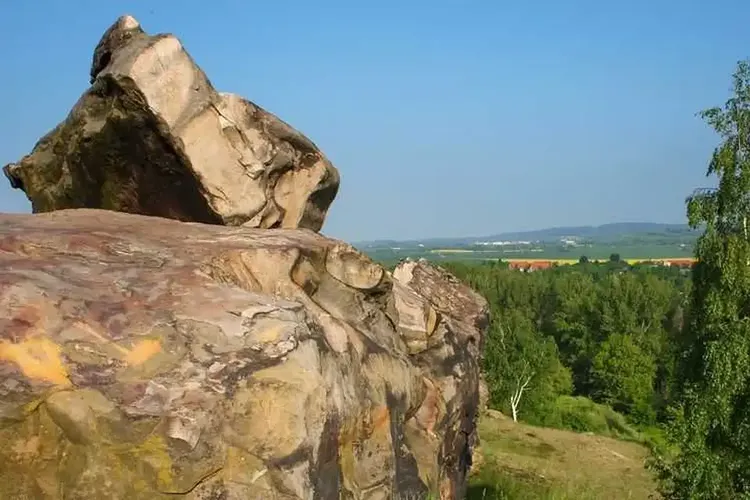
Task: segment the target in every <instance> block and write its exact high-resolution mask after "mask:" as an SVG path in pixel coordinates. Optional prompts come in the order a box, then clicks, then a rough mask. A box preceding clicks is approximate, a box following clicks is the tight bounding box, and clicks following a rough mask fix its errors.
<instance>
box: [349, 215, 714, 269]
mask: <svg viewBox="0 0 750 500" xmlns="http://www.w3.org/2000/svg"><path fill="white" fill-rule="evenodd" d="M699 234H700V232H699V231H697V230H692V229H690V228H689V226H688V225H687V224H660V223H650V222H629V223H615V224H605V225H601V226H577V227H554V228H548V229H540V230H535V231H522V232H508V233H499V234H493V235H487V236H478V237H466V238H430V239H425V240H410V241H394V240H379V241H364V242H359V243H356V244H355V246H357V247H358V248H359V249H361V250H362V251H364V252H366V253H367V254H368V255H369V256H370V257H371V258H373V259H374V260H378V261H382V262H393V261H399V260H401V259H404V258H407V257H411V258H426V259H429V260H435V261H451V260H453V261H455V260H461V261H467V260H473V261H482V260H497V259H505V260H511V259H561V260H578V259H579V258H580V257H582V256H586V257H587V258H589V259H591V260H595V259H607V258H609V256H610V255H612V254H613V253H616V254H619V255H620V257H621V258H622V259H644V260H645V259H667V258H685V257H691V256H692V255H693V247H694V244H695V241H696V239H697V238H698V235H699Z"/></svg>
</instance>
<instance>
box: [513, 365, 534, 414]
mask: <svg viewBox="0 0 750 500" xmlns="http://www.w3.org/2000/svg"><path fill="white" fill-rule="evenodd" d="M527 366H528V365H525V366H524V368H523V371H522V372H521V376H520V377H518V380H517V381H516V390H515V391H514V392H513V395H512V396H511V397H510V410H511V412H512V413H513V421H514V422H518V406H519V405H520V404H521V397H522V396H523V391H525V390H526V388H527V387H528V385H529V382H531V377H533V376H534V374H533V373H532V374H531V375H526V367H527Z"/></svg>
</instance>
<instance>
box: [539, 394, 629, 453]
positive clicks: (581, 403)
mask: <svg viewBox="0 0 750 500" xmlns="http://www.w3.org/2000/svg"><path fill="white" fill-rule="evenodd" d="M554 413H555V414H554V416H553V418H551V419H550V422H549V424H550V426H551V427H555V428H557V429H569V430H572V431H576V432H589V433H592V434H598V435H600V436H609V437H614V438H618V439H625V440H628V441H636V442H641V441H642V436H641V433H640V432H638V430H637V429H636V428H635V427H633V426H632V425H631V424H630V423H628V421H627V419H626V418H625V417H624V416H623V415H622V414H620V413H617V412H616V411H615V410H613V409H612V408H610V407H609V406H606V405H602V404H599V403H595V402H593V401H591V400H590V399H588V398H585V397H582V396H560V397H559V398H557V401H556V402H555V410H554Z"/></svg>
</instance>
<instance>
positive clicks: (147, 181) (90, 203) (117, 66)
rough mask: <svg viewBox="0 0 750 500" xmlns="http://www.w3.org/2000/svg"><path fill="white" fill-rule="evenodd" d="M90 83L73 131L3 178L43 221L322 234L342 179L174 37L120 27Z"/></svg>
mask: <svg viewBox="0 0 750 500" xmlns="http://www.w3.org/2000/svg"><path fill="white" fill-rule="evenodd" d="M91 83H92V85H91V87H90V88H89V89H88V90H87V91H86V92H85V93H84V94H83V95H82V96H81V98H80V99H79V101H78V102H77V103H76V104H75V106H74V107H73V109H72V110H71V111H70V114H69V115H68V117H67V118H66V119H65V121H63V122H62V123H61V124H60V125H58V126H57V127H56V128H55V129H54V130H52V131H51V132H49V133H48V134H47V135H46V136H44V137H43V138H42V139H40V140H39V142H38V143H37V144H36V146H35V147H34V149H33V151H32V152H31V154H29V155H27V156H26V157H24V158H23V159H22V160H20V161H19V162H18V163H15V164H10V165H7V166H6V167H5V168H4V170H5V174H6V175H7V177H8V178H9V179H10V182H11V184H12V185H13V187H16V188H20V189H22V190H24V192H25V193H26V195H27V196H28V198H29V199H30V200H31V203H32V206H33V210H34V212H49V211H53V210H59V209H65V208H103V209H107V210H116V211H120V212H130V213H137V214H145V215H155V216H160V217H167V218H173V219H178V220H183V221H197V222H205V223H212V224H225V225H247V226H250V227H262V228H277V227H281V228H298V227H299V228H307V229H312V230H313V231H318V230H320V228H321V226H322V225H323V222H324V219H325V215H326V212H327V210H328V208H329V206H330V204H331V202H332V201H333V199H334V197H335V196H336V193H337V191H338V187H339V174H338V171H337V170H336V169H335V168H334V167H333V165H331V163H330V162H329V161H328V160H327V159H326V158H325V156H324V155H323V154H322V153H321V152H320V150H319V149H318V148H317V147H316V146H315V144H313V143H312V142H311V141H310V140H309V139H307V138H306V137H305V136H303V135H302V134H301V133H299V132H298V131H296V130H294V129H293V128H292V127H290V126H289V125H287V124H286V123H284V122H283V121H281V120H280V119H278V118H277V117H276V116H274V115H272V114H270V113H268V112H267V111H265V110H263V109H261V108H260V107H259V106H257V105H255V104H253V103H251V102H249V101H247V100H245V99H242V98H240V97H238V96H236V95H232V94H220V93H218V92H217V91H216V90H215V89H214V88H213V86H212V85H211V83H210V81H209V80H208V78H207V77H206V75H205V74H204V73H203V72H202V71H201V69H200V68H199V67H198V66H197V65H196V64H195V63H194V62H193V60H192V59H191V57H190V56H189V55H188V53H187V52H186V51H185V49H184V48H183V47H182V45H181V43H180V41H179V40H178V39H177V38H175V37H174V36H172V35H155V36H149V35H147V34H146V33H144V31H143V30H142V29H141V27H140V25H139V23H138V22H137V21H136V20H135V19H133V18H132V17H130V16H123V17H121V18H120V19H119V20H118V21H117V22H116V23H115V24H114V25H113V26H112V27H110V28H109V29H108V30H107V32H106V33H105V34H104V36H103V37H102V40H101V41H100V42H99V45H98V46H97V47H96V50H95V52H94V57H93V61H92V67H91Z"/></svg>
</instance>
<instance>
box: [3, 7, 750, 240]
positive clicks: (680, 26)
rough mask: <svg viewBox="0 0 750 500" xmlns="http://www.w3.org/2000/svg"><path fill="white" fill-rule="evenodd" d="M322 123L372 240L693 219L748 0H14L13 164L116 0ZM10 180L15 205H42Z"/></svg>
mask: <svg viewBox="0 0 750 500" xmlns="http://www.w3.org/2000/svg"><path fill="white" fill-rule="evenodd" d="M125 13H129V14H131V15H133V16H135V17H136V18H137V19H138V20H139V21H140V22H141V24H142V25H143V27H144V29H145V30H146V31H148V32H149V33H156V32H172V33H175V34H176V35H177V36H178V37H179V38H180V39H181V40H182V42H183V44H184V45H185V46H186V48H187V49H188V50H189V51H190V53H191V54H192V56H193V57H194V58H195V60H196V61H197V62H198V64H200V65H201V66H202V67H203V69H204V70H205V71H206V73H207V74H208V76H209V78H210V79H211V81H212V82H213V83H214V85H215V86H216V87H217V88H218V89H220V90H222V91H230V92H235V93H238V94H241V95H243V96H245V97H247V98H249V99H250V100H252V101H254V102H256V103H257V104H259V105H261V106H263V107H265V108H266V109H268V110H269V111H271V112H273V113H276V114H277V115H279V116H280V117H281V118H282V119H284V120H286V121H288V122H289V123H291V124H292V125H293V126H295V127H296V128H297V129H299V130H301V131H302V132H304V133H305V134H306V135H308V136H309V137H310V138H311V139H312V140H313V141H315V142H316V143H317V144H318V145H319V146H320V147H321V149H322V150H323V151H324V152H325V153H326V154H327V155H328V156H329V158H330V159H331V160H332V161H333V162H334V164H335V165H336V166H337V167H338V168H339V170H340V171H341V175H342V185H341V190H340V193H339V196H338V198H337V199H336V201H335V202H334V204H333V206H332V207H331V211H330V213H329V217H328V220H327V222H326V226H325V228H324V232H325V233H326V234H329V235H331V236H335V237H339V238H343V239H347V240H350V241H351V240H353V241H357V240H362V239H375V238H402V239H405V238H421V237H428V236H466V235H482V234H487V233H496V232H503V231H515V230H524V229H534V228H543V227H549V226H557V225H579V224H601V223H607V222H623V221H654V222H683V221H684V219H685V218H684V199H685V196H686V195H688V194H689V193H690V191H692V189H693V188H694V187H697V186H701V185H706V184H707V180H706V179H705V178H704V172H705V165H706V161H707V159H708V158H709V156H710V153H711V150H712V148H713V147H714V146H715V144H716V140H717V139H716V137H715V136H714V135H713V133H712V132H711V131H710V130H708V128H707V127H706V126H705V125H704V124H703V123H702V122H701V121H700V120H699V119H698V118H696V117H695V112H697V111H698V110H700V109H702V108H705V107H710V106H714V105H718V104H721V103H723V102H724V100H725V99H726V98H727V97H728V90H729V85H730V76H731V73H732V72H733V70H734V67H735V63H736V61H737V60H739V59H742V58H745V57H748V56H750V29H748V20H749V19H750V1H748V0H714V1H708V0H680V1H678V0H650V1H646V0H632V1H629V2H608V1H601V0H591V1H589V0H568V1H559V0H548V1H543V0H537V1H526V2H522V1H516V2H509V1H502V0H494V1H463V2H462V1H458V0H454V1H448V0H433V1H429V2H427V1H424V2H423V1H416V0H414V1H406V0H404V1H402V2H397V1H393V0H381V1H378V2H352V1H332V0H331V1H325V0H318V1H312V0H307V1H302V0H286V1H273V0H266V1H262V2H261V1H249V0H246V1H239V0H238V1H230V0H213V1H205V0H200V1H196V0H179V1H177V0H174V1H158V2H157V1H154V0H143V1H114V0H110V1H102V0H96V1H93V0H66V1H63V0H23V1H21V0H0V42H1V43H0V68H2V69H0V74H2V78H0V85H1V87H0V90H2V91H1V92H0V164H5V163H8V162H10V161H14V160H17V159H18V158H20V157H21V156H22V155H23V154H25V153H27V152H28V151H30V150H31V148H32V147H33V145H34V143H35V142H36V140H37V139H38V138H39V137H40V136H41V135H43V134H44V133H46V132H47V131H48V130H49V129H50V128H52V127H53V126H54V125H56V124H57V123H58V122H59V121H60V120H62V119H63V118H64V117H65V115H66V114H67V112H68V111H69V109H70V108H71V106H72V105H73V104H74V103H75V101H76V100H77V99H78V97H79V96H80V94H81V93H82V92H83V91H84V90H85V89H86V88H87V86H88V72H89V65H90V63H91V54H92V51H93V48H94V46H95V45H96V43H97V42H98V40H99V38H100V36H101V34H102V33H103V32H104V30H105V29H106V28H107V27H108V26H109V25H110V24H111V23H112V22H113V21H114V20H115V19H116V18H117V16H118V15H120V14H125ZM29 210H30V205H29V203H28V202H27V200H26V198H25V196H24V195H23V193H22V192H21V191H14V190H11V189H10V187H9V186H8V184H7V182H5V179H4V178H0V211H5V212H26V211H29Z"/></svg>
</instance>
